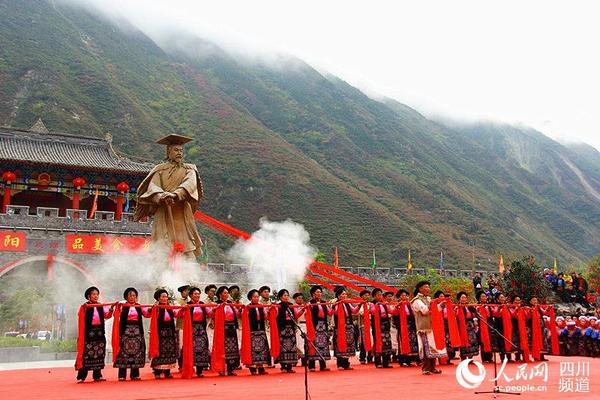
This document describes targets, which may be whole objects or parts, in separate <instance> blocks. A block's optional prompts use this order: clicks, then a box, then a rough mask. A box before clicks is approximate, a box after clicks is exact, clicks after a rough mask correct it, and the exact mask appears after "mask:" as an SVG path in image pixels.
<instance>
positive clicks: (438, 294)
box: [433, 290, 456, 365]
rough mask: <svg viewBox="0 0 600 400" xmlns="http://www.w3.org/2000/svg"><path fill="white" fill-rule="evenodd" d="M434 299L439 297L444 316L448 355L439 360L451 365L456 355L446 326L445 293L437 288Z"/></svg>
mask: <svg viewBox="0 0 600 400" xmlns="http://www.w3.org/2000/svg"><path fill="white" fill-rule="evenodd" d="M433 298H434V299H440V306H441V309H442V316H443V317H444V332H445V341H446V353H447V354H448V357H447V358H446V359H444V360H440V362H445V363H446V365H453V363H452V360H454V358H455V357H456V350H455V349H454V347H452V341H451V340H450V329H449V328H448V316H449V315H448V314H449V313H448V309H447V308H446V302H445V301H444V300H445V299H446V295H445V294H444V292H442V291H441V290H438V291H437V292H435V293H434V295H433Z"/></svg>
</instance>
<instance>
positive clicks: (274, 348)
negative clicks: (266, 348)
mask: <svg viewBox="0 0 600 400" xmlns="http://www.w3.org/2000/svg"><path fill="white" fill-rule="evenodd" d="M278 313H279V310H278V309H277V307H275V306H271V308H269V323H270V325H271V357H273V359H277V358H278V357H279V352H280V347H279V326H278V325H277V314H278ZM306 320H307V322H306V323H307V324H308V318H307V319H306Z"/></svg>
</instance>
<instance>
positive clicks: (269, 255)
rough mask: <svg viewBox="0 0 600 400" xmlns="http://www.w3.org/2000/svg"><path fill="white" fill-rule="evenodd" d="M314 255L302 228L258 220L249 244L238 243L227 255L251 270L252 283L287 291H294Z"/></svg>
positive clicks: (247, 242) (289, 223) (242, 241)
mask: <svg viewBox="0 0 600 400" xmlns="http://www.w3.org/2000/svg"><path fill="white" fill-rule="evenodd" d="M315 254H316V250H315V249H314V248H313V247H312V246H311V245H310V235H309V234H308V232H307V231H306V230H305V229H304V226H303V225H301V224H298V223H295V222H293V221H292V220H289V219H288V220H286V221H283V222H272V221H269V220H268V219H267V218H261V220H260V229H259V230H258V231H256V232H254V233H253V234H252V237H251V238H250V239H249V240H243V239H240V240H238V241H237V242H236V243H235V245H234V246H233V247H232V248H231V249H230V250H229V251H228V253H227V255H228V257H229V258H230V259H231V260H233V261H235V262H239V263H243V264H248V265H249V266H250V267H249V268H250V272H249V275H250V277H251V278H252V281H254V282H263V283H273V284H275V285H276V286H275V287H276V288H277V289H284V288H285V289H288V290H293V289H295V288H297V286H298V282H299V281H300V280H302V278H303V276H304V273H305V271H306V267H307V266H308V265H309V264H310V262H311V261H312V260H313V259H314V256H315Z"/></svg>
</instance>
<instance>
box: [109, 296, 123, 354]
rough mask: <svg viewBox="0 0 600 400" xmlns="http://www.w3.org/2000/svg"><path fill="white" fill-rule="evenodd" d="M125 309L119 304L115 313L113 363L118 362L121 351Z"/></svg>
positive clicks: (112, 338) (112, 337)
mask: <svg viewBox="0 0 600 400" xmlns="http://www.w3.org/2000/svg"><path fill="white" fill-rule="evenodd" d="M122 309H123V304H122V303H117V306H116V307H115V312H114V314H113V327H112V335H111V343H112V351H113V357H112V359H113V363H116V362H117V357H118V356H119V351H120V350H121V311H122Z"/></svg>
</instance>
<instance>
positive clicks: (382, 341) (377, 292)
mask: <svg viewBox="0 0 600 400" xmlns="http://www.w3.org/2000/svg"><path fill="white" fill-rule="evenodd" d="M371 296H372V297H373V302H372V303H371V304H370V313H371V326H372V329H373V338H374V345H375V346H374V350H375V368H393V367H392V366H391V365H390V361H391V357H392V353H393V350H392V336H391V333H390V328H391V317H392V315H394V314H397V313H398V309H396V308H395V307H391V306H389V305H388V304H386V303H384V302H383V291H382V290H381V289H379V288H375V289H373V291H372V292H371Z"/></svg>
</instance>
